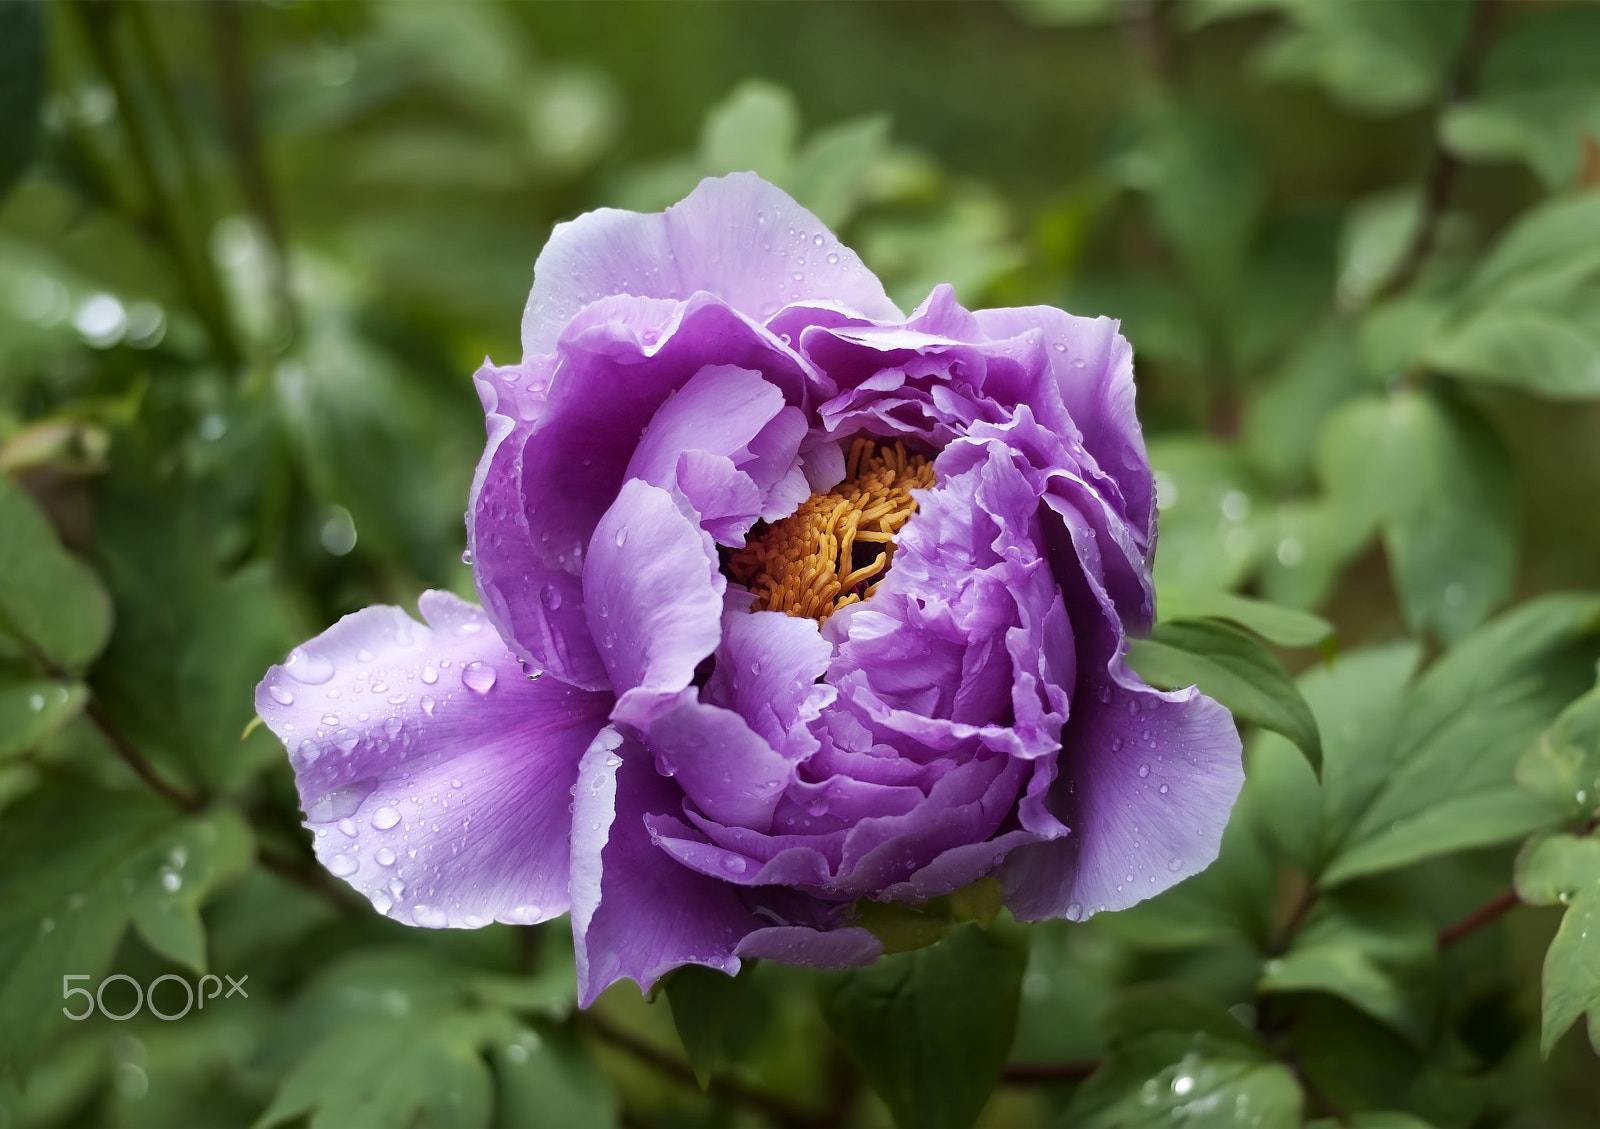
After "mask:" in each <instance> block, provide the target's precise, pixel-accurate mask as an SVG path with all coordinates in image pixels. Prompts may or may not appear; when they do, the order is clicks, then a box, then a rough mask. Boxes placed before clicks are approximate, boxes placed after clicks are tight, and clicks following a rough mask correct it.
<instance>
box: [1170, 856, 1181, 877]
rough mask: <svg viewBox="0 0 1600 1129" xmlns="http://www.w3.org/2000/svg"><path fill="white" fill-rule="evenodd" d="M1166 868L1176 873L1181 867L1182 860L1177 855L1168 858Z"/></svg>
mask: <svg viewBox="0 0 1600 1129" xmlns="http://www.w3.org/2000/svg"><path fill="white" fill-rule="evenodd" d="M1167 869H1168V870H1170V871H1172V872H1173V873H1174V874H1176V873H1177V872H1178V871H1180V870H1182V869H1183V860H1182V859H1180V858H1177V857H1173V858H1170V859H1168V860H1167Z"/></svg>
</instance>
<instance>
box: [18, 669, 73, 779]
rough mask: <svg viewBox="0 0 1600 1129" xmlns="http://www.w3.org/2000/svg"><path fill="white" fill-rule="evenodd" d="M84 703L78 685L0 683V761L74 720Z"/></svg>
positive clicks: (32, 681) (28, 681)
mask: <svg viewBox="0 0 1600 1129" xmlns="http://www.w3.org/2000/svg"><path fill="white" fill-rule="evenodd" d="M88 700H89V694H88V691H86V690H85V689H84V688H83V684H82V683H78V682H56V681H54V680H51V679H44V678H27V679H19V680H15V681H11V680H7V681H0V760H3V759H4V758H6V757H10V756H16V755H17V754H18V753H25V752H28V751H30V750H32V749H33V748H34V747H35V746H36V745H38V744H39V742H41V741H43V740H44V739H45V738H46V737H49V736H50V735H51V734H52V733H54V732H55V731H56V730H58V729H60V728H61V727H62V726H63V725H65V724H66V723H67V722H69V721H71V720H72V719H73V718H74V717H77V716H78V714H79V713H81V712H82V710H83V707H84V705H85V704H86V703H87V702H88Z"/></svg>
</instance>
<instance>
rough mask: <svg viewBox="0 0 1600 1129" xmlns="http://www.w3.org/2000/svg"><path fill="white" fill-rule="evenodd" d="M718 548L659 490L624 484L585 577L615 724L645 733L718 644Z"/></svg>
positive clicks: (721, 582) (592, 546) (598, 534)
mask: <svg viewBox="0 0 1600 1129" xmlns="http://www.w3.org/2000/svg"><path fill="white" fill-rule="evenodd" d="M727 583H728V582H727V581H726V580H725V579H723V576H722V574H721V573H720V572H718V571H717V555H716V546H715V545H714V544H713V543H712V541H711V538H710V537H709V536H708V535H707V534H705V533H704V532H702V531H701V530H700V529H699V527H698V526H696V525H695V523H694V522H693V521H691V520H690V519H689V518H687V517H685V516H684V514H683V513H682V511H681V510H679V509H678V506H677V503H675V502H674V501H673V498H672V495H671V494H669V493H667V492H666V491H665V490H663V489H661V488H660V487H659V486H651V485H649V484H648V483H646V482H643V481H641V480H640V479H637V478H632V479H629V480H628V481H627V482H625V483H624V484H623V486H622V490H621V491H620V492H619V493H618V494H617V499H616V501H615V502H613V503H612V505H611V508H610V509H609V510H607V511H606V513H605V516H604V517H603V518H601V520H600V524H599V525H598V526H597V527H596V529H595V531H594V538H593V539H592V540H591V541H590V542H589V554H588V558H587V560H586V562H585V565H584V570H583V599H584V611H585V613H586V614H587V616H588V619H589V631H590V633H591V634H592V635H593V636H594V638H595V639H597V640H598V641H599V643H600V654H601V658H602V660H603V661H604V662H605V664H606V671H607V673H608V674H609V675H610V678H611V685H612V686H613V687H614V688H615V690H616V693H617V699H618V700H617V706H616V710H615V711H614V713H613V715H612V716H613V717H614V718H616V719H617V720H619V721H626V722H628V723H629V724H631V725H635V726H638V727H641V728H642V727H645V726H647V725H648V722H649V719H650V717H651V716H652V712H653V711H654V710H656V709H658V708H663V707H664V706H665V705H667V704H668V703H670V702H671V701H672V700H673V699H675V698H676V696H677V695H678V694H679V693H680V692H681V691H682V690H683V689H684V688H685V687H687V686H688V685H689V683H690V682H691V680H693V678H694V671H695V667H696V666H698V665H699V664H700V662H701V660H702V659H704V658H705V657H706V656H707V655H709V654H711V652H712V651H714V650H715V649H716V646H717V643H718V641H719V640H720V639H721V637H722V627H721V623H722V593H723V590H724V589H725V588H726V587H727Z"/></svg>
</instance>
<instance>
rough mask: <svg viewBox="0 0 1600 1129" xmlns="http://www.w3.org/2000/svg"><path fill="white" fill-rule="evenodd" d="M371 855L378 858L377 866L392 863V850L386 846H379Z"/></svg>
mask: <svg viewBox="0 0 1600 1129" xmlns="http://www.w3.org/2000/svg"><path fill="white" fill-rule="evenodd" d="M372 857H373V858H375V859H377V860H378V865H379V866H393V865H394V852H393V851H391V850H390V849H389V848H388V847H379V848H378V849H377V851H376V853H374V854H373V856H372Z"/></svg>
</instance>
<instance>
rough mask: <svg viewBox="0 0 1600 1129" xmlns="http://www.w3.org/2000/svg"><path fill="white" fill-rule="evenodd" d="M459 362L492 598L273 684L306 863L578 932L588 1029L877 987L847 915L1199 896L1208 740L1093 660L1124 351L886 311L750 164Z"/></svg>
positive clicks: (421, 901)
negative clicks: (697, 999)
mask: <svg viewBox="0 0 1600 1129" xmlns="http://www.w3.org/2000/svg"><path fill="white" fill-rule="evenodd" d="M522 345H523V358H522V360H521V362H520V363H518V364H514V365H507V366H495V365H492V364H486V365H485V366H484V367H483V369H482V370H481V371H480V372H479V373H478V375H477V385H478V390H479V394H480V395H481V396H482V399H483V404H484V410H485V412H486V414H487V417H488V432H489V439H488V446H487V448H486V449H485V451H484V454H483V460H482V462H481V463H480V464H479V466H478V471H477V476H476V478H475V479H474V481H473V486H472V495H471V499H470V502H469V510H468V513H467V529H468V535H469V542H470V546H471V553H472V557H471V559H472V569H473V575H474V579H475V580H476V583H477V589H478V593H479V595H480V597H481V598H482V601H483V610H482V611H480V610H478V609H477V608H475V607H472V606H471V605H469V604H467V603H465V602H463V601H462V600H459V599H457V598H456V597H454V596H451V595H447V594H444V593H440V592H429V593H427V594H425V595H424V596H423V597H422V600H421V612H422V615H423V617H424V619H425V620H426V621H427V622H426V626H424V625H422V624H418V623H416V622H415V621H414V620H412V619H411V618H410V617H409V616H408V615H407V614H406V613H405V612H403V611H401V610H400V609H398V608H393V607H373V608H367V609H366V610H364V611H361V612H357V613H356V614H354V615H350V616H347V617H345V618H344V619H343V620H341V621H340V622H339V623H337V624H335V625H334V626H332V627H330V628H329V629H328V630H327V631H325V632H324V633H323V634H321V635H320V636H318V637H317V638H316V639H314V640H312V641H310V642H309V643H306V644H305V645H304V646H301V647H299V648H297V649H296V650H295V651H294V652H293V653H292V654H291V655H290V656H289V658H288V660H287V661H286V662H285V663H284V665H283V666H281V667H274V668H272V670H270V671H269V672H268V673H267V676H266V679H265V680H264V681H263V682H262V683H261V686H260V687H259V689H258V691H257V695H256V703H257V707H258V709H259V711H260V713H261V716H262V718H263V719H265V721H266V723H267V724H268V725H269V726H270V727H271V728H272V730H273V732H275V733H277V734H278V736H279V737H280V738H282V740H283V742H284V744H285V745H286V746H287V748H288V750H289V756H290V760H291V763H292V764H293V766H294V771H295V777H296V780H297V783H298V785H299V789H300V796H301V799H302V802H303V804H304V807H305V811H306V816H307V825H308V826H309V827H311V828H312V829H313V831H314V832H315V836H316V840H315V844H316V852H317V857H318V858H319V859H320V860H321V861H322V863H323V864H324V865H325V866H326V867H327V868H328V869H329V870H331V871H332V872H333V873H334V874H336V875H338V876H339V877H341V878H343V879H345V880H346V881H348V882H349V883H350V884H351V885H353V886H354V887H355V888H356V889H358V890H360V891H361V892H362V893H363V894H364V895H366V896H367V897H368V898H370V899H371V900H372V903H373V905H374V906H375V907H377V909H378V910H379V912H381V913H385V914H388V915H389V916H391V917H394V918H396V919H397V920H400V921H405V922H410V923H413V924H416V925H422V926H435V927H437V926H455V927H469V928H470V927H475V926H480V925H484V924H486V923H488V922H490V921H504V922H515V923H524V924H525V923H532V922H539V921H544V920H547V919H549V918H552V917H555V916H557V915H559V914H561V913H565V912H568V911H569V910H570V912H571V914H572V929H573V936H574V940H575V943H576V948H577V958H578V975H579V982H580V983H579V990H580V996H581V1000H582V1002H583V1003H584V1004H585V1005H587V1004H588V1003H589V1002H591V1001H592V1000H593V999H594V998H595V996H596V995H598V994H599V992H600V991H602V990H603V989H604V988H605V987H606V986H607V985H609V984H611V983H613V982H614V981H616V980H618V979H620V978H622V977H631V978H632V979H634V980H635V981H637V982H638V983H639V984H640V985H641V986H645V987H647V986H648V985H650V984H651V983H653V982H654V981H655V980H656V979H657V978H658V977H660V976H661V975H662V974H663V973H664V972H666V971H667V970H669V969H671V968H673V967H675V966H677V965H681V964H685V963H690V962H693V963H698V964H706V965H711V966H713V967H717V968H721V969H724V970H726V971H729V972H733V971H736V970H737V968H738V966H739V961H740V958H742V957H771V958H774V959H777V960H783V961H790V962H793V963H800V964H812V965H819V966H833V967H838V966H847V965H853V964H861V963H866V962H869V961H871V960H873V959H874V958H875V957H876V956H877V955H878V953H879V952H880V951H881V945H880V943H879V942H878V940H877V939H876V938H875V937H874V936H873V935H872V934H871V933H869V932H868V931H867V930H865V929H863V928H861V927H860V926H859V925H856V924H853V920H854V917H855V914H854V912H853V906H854V904H855V903H856V902H857V901H858V900H859V899H864V898H871V899H877V900H880V901H898V902H910V903H915V902H921V901H924V900H926V899H929V898H933V897H937V896H939V895H943V894H948V893H950V892H952V891H955V890H957V889H959V888H961V887H963V886H966V885H967V884H969V883H971V882H973V881H975V880H977V879H980V878H983V877H986V876H995V877H997V878H998V879H999V882H1000V887H1001V890H1002V892H1003V894H1004V898H1005V902H1006V905H1008V906H1009V907H1010V908H1011V910H1012V912H1013V913H1015V914H1016V916H1017V917H1018V918H1020V919H1024V920H1038V919H1042V918H1050V917H1060V916H1066V917H1069V918H1079V917H1082V916H1086V915H1088V914H1090V913H1092V912H1095V911H1099V910H1107V909H1119V908H1122V907H1125V906H1129V905H1132V904H1133V903H1135V902H1137V901H1140V900H1141V899H1143V898H1146V897H1149V896H1150V895H1152V894H1155V893H1157V892H1159V891H1161V890H1163V889H1165V888H1167V887H1168V886H1170V885H1172V884H1173V883H1175V882H1177V881H1179V880H1180V879H1182V878H1184V877H1186V876H1188V875H1191V874H1193V873H1195V872H1196V871H1198V870H1200V869H1202V868H1203V867H1205V866H1206V865H1207V864H1208V863H1209V862H1210V861H1211V860H1212V859H1213V858H1214V857H1215V856H1216V852H1217V847H1218V843H1219V841H1220V838H1221V834H1222V829H1223V825H1224V823H1225V822H1226V820H1227V816H1228V812H1229V810H1230V808H1231V807H1232V804H1233V801H1234V798H1235V796H1236V795H1237V793H1238V790H1239V786H1240V783H1241V781H1242V773H1241V769H1240V760H1239V738H1238V736H1237V734H1236V732H1235V730H1234V726H1233V723H1232V720H1231V718H1230V717H1229V715H1228V713H1227V712H1226V711H1225V710H1224V709H1223V708H1222V707H1220V706H1219V705H1217V704H1216V703H1215V702H1213V701H1211V700H1210V699H1208V698H1205V697H1203V696H1201V695H1200V694H1199V693H1198V692H1196V691H1195V690H1193V689H1190V690H1186V691H1181V692H1177V693H1162V692H1158V691H1156V690H1154V689H1151V688H1150V687H1149V686H1146V685H1145V684H1144V683H1143V682H1142V681H1141V680H1140V679H1139V678H1138V676H1137V675H1135V674H1133V673H1132V672H1131V671H1130V670H1129V668H1128V667H1127V666H1126V665H1125V663H1124V661H1123V651H1124V649H1125V645H1124V641H1125V638H1126V636H1127V635H1128V634H1129V633H1133V634H1138V633H1142V632H1144V631H1146V630H1148V629H1149V627H1150V623H1151V619H1152V616H1153V611H1154V598H1153V590H1152V587H1151V579H1150V564H1151V556H1152V553H1153V551H1154V548H1155V507H1154V501H1153V495H1152V480H1151V474H1150V468H1149V464H1148V463H1147V461H1146V458H1145V450H1144V442H1143V439H1142V437H1141V435H1140V432H1139V424H1138V421H1137V419H1136V417H1135V415H1134V390H1133V371H1132V354H1131V350H1130V349H1129V346H1128V343H1127V342H1126V341H1125V340H1124V339H1123V338H1122V337H1121V336H1120V335H1119V334H1118V332H1117V327H1116V323H1114V322H1111V321H1108V320H1106V319H1104V318H1100V319H1088V318H1078V317H1073V316H1071V315H1069V314H1066V313H1063V312H1062V311H1060V310H1057V309H1051V308H1048V307H1032V308H1026V309H1002V310H979V311H976V312H969V311H967V310H965V309H963V308H962V307H961V306H960V305H959V304H957V302H956V301H955V298H954V296H953V294H952V292H951V290H950V288H949V287H947V286H941V287H939V288H938V289H936V290H935V291H934V292H933V293H932V294H931V295H930V296H929V297H928V299H927V300H926V301H925V302H924V303H923V304H922V305H921V306H920V307H919V308H918V309H917V310H916V311H915V312H914V313H913V314H912V315H911V316H910V317H909V318H908V317H905V316H903V315H902V314H901V313H900V311H899V310H898V309H896V308H895V306H894V305H893V304H892V303H891V302H890V301H889V299H888V298H887V297H886V296H885V294H884V290H883V287H882V286H881V284H880V283H879V282H878V280H877V279H876V278H875V277H873V275H872V274H871V273H870V272H869V271H868V270H866V269H865V267H863V266H862V264H861V261H860V260H859V259H858V258H857V257H856V255H855V254H854V253H853V252H851V251H850V250H849V249H848V248H846V247H844V246H841V245H840V244H839V243H838V241H837V240H836V239H835V238H834V236H833V235H832V234H831V233H830V232H829V231H828V230H827V229H826V228H824V227H823V225H822V224H821V223H819V222H818V221H817V219H816V218H815V217H814V216H812V215H810V214H809V213H808V212H806V211H805V210H804V209H802V208H800V207H799V206H798V205H797V204H796V203H795V202H794V201H793V200H791V199H789V198H788V197H787V196H786V195H784V194H783V193H782V192H780V191H779V190H778V189H776V188H774V187H773V186H771V185H770V184H767V183H766V182H764V181H762V180H761V179H759V178H758V177H756V176H754V175H749V174H743V175H734V176H729V177H724V178H722V179H719V180H707V181H705V182H703V183H702V184H701V185H700V186H699V188H697V189H696V190H695V191H694V192H693V193H691V194H690V196H689V197H688V198H687V199H685V200H684V201H683V202H681V203H680V204H678V205H676V206H675V207H672V208H669V209H668V210H667V211H666V212H664V213H661V214H657V215H639V214H635V213H631V212H622V211H615V210H610V209H603V210H600V211H597V212H591V213H589V214H588V215H585V216H582V217H580V218H579V219H577V220H575V221H573V222H571V223H567V224H563V225H561V226H559V227H557V228H556V230H555V232H554V233H553V234H552V236H551V238H550V242H549V244H548V245H547V246H546V247H545V249H544V252H543V253H542V254H541V255H540V256H539V261H538V265H537V268H536V272H535V279H534V285H533V293H532V294H531V295H530V296H529V299H528V305H527V309H526V312H525V313H524V314H523V320H522Z"/></svg>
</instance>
